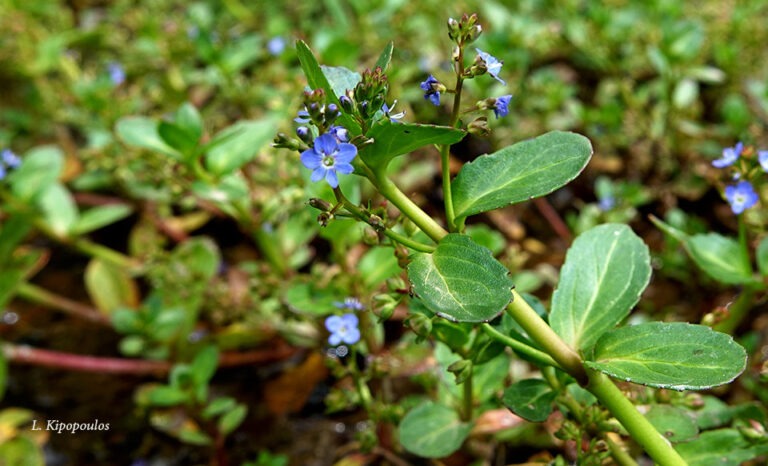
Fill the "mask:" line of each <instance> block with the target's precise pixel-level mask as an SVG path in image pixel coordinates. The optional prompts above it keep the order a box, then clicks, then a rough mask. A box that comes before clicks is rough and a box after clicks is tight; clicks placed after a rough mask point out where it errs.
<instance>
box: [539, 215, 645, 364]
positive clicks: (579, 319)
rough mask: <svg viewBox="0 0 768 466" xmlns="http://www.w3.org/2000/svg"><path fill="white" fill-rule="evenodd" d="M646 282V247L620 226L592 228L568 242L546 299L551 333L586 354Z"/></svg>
mask: <svg viewBox="0 0 768 466" xmlns="http://www.w3.org/2000/svg"><path fill="white" fill-rule="evenodd" d="M650 277H651V259H650V256H649V254H648V247H647V246H646V245H645V243H643V241H642V240H641V239H640V238H639V237H637V235H635V234H634V232H632V230H631V229H630V228H629V227H628V226H627V225H623V224H605V225H600V226H597V227H595V228H592V229H590V230H588V231H586V232H585V233H583V234H582V235H580V236H579V237H578V238H576V241H574V242H573V245H572V246H571V248H570V249H569V250H568V254H567V255H566V258H565V264H564V265H563V268H562V269H561V271H560V283H558V285H557V289H556V290H555V293H554V295H553V296H552V312H551V314H550V316H549V322H550V324H551V326H552V329H553V330H554V331H555V332H556V333H557V334H558V335H560V336H561V337H562V338H563V339H564V340H565V341H566V342H567V343H568V344H570V345H572V346H573V347H574V348H576V349H580V350H584V351H586V350H588V349H589V348H590V347H591V346H592V345H594V343H595V341H597V339H598V338H600V336H601V335H602V334H603V333H605V332H606V331H607V330H609V329H611V328H612V327H614V326H615V325H616V324H618V323H619V322H621V321H622V320H624V318H625V317H626V316H627V315H628V314H629V311H630V310H631V309H632V307H634V305H635V304H636V303H637V301H638V300H639V299H640V294H641V293H642V292H643V290H645V287H646V286H647V285H648V281H649V280H650Z"/></svg>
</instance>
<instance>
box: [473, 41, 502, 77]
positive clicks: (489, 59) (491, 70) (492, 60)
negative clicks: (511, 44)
mask: <svg viewBox="0 0 768 466" xmlns="http://www.w3.org/2000/svg"><path fill="white" fill-rule="evenodd" d="M475 50H477V56H478V57H479V58H480V59H481V60H482V61H483V63H485V69H486V70H487V71H488V74H490V75H491V76H493V77H494V78H496V80H497V81H498V82H500V83H501V84H505V85H506V84H507V83H506V82H504V80H503V79H501V78H500V77H499V72H500V71H501V65H503V64H504V62H503V61H499V60H497V59H496V57H494V56H493V55H491V54H489V53H486V52H483V51H482V50H480V49H475Z"/></svg>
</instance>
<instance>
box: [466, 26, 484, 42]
mask: <svg viewBox="0 0 768 466" xmlns="http://www.w3.org/2000/svg"><path fill="white" fill-rule="evenodd" d="M482 33H483V27H482V26H480V25H479V24H476V25H474V26H472V27H471V28H470V30H469V32H468V33H467V38H466V40H465V41H464V43H465V44H471V43H472V42H474V41H476V40H477V38H478V37H480V34H482Z"/></svg>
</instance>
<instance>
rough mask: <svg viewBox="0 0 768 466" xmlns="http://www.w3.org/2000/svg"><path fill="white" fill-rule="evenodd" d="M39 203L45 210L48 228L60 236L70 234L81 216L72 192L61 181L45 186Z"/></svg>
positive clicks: (44, 216)
mask: <svg viewBox="0 0 768 466" xmlns="http://www.w3.org/2000/svg"><path fill="white" fill-rule="evenodd" d="M37 204H38V206H39V207H40V210H42V211H43V220H44V221H45V223H46V225H47V226H48V228H50V229H51V231H53V232H54V233H56V234H57V235H58V236H60V237H66V236H68V235H69V233H70V230H71V229H72V227H73V226H74V225H75V223H76V222H77V219H78V217H79V216H80V215H79V212H78V210H77V205H76V204H75V200H74V198H73V197H72V194H70V193H69V191H68V190H67V188H65V187H64V185H62V184H61V183H52V184H49V185H48V186H46V187H45V188H43V190H42V191H41V192H40V197H38V198H37Z"/></svg>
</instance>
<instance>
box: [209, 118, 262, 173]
mask: <svg viewBox="0 0 768 466" xmlns="http://www.w3.org/2000/svg"><path fill="white" fill-rule="evenodd" d="M275 131H277V127H276V126H275V124H274V123H273V122H272V121H271V120H262V121H240V122H238V123H235V124H234V125H232V126H230V127H229V128H227V129H225V130H224V131H221V132H220V133H218V134H216V136H214V137H213V139H212V140H211V142H210V143H209V144H211V145H212V148H211V149H210V150H208V153H207V154H206V155H205V166H206V168H208V170H209V171H210V172H211V173H213V174H214V175H217V176H222V175H225V174H228V173H230V172H232V171H233V170H236V169H238V168H240V167H241V166H242V165H244V164H245V163H247V162H250V161H251V160H253V158H254V157H255V156H256V155H257V154H258V152H259V150H260V149H261V148H262V147H263V146H264V145H265V144H267V143H268V142H269V141H271V140H272V138H273V137H274V134H275Z"/></svg>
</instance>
